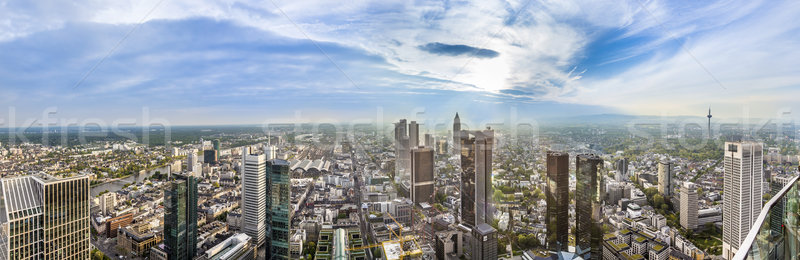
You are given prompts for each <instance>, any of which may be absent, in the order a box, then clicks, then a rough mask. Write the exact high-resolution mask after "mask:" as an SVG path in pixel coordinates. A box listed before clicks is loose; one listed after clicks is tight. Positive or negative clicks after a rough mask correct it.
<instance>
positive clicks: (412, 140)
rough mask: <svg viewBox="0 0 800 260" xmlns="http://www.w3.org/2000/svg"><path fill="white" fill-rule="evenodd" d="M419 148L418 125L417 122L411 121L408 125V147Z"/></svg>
mask: <svg viewBox="0 0 800 260" xmlns="http://www.w3.org/2000/svg"><path fill="white" fill-rule="evenodd" d="M417 146H419V125H418V124H417V121H411V122H410V123H409V124H408V147H409V149H410V148H414V147H417Z"/></svg>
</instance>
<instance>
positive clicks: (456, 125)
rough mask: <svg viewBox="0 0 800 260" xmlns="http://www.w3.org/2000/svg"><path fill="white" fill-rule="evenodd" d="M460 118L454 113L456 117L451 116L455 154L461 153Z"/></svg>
mask: <svg viewBox="0 0 800 260" xmlns="http://www.w3.org/2000/svg"><path fill="white" fill-rule="evenodd" d="M459 134H461V118H459V117H458V113H456V118H453V149H454V151H455V152H456V153H457V154H460V153H461V137H459Z"/></svg>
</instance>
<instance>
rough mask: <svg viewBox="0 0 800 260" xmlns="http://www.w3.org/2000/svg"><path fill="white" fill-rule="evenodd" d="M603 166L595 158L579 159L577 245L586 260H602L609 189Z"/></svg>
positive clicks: (588, 155)
mask: <svg viewBox="0 0 800 260" xmlns="http://www.w3.org/2000/svg"><path fill="white" fill-rule="evenodd" d="M602 165H603V159H600V157H598V156H596V155H593V154H579V155H578V156H576V157H575V169H576V179H577V183H576V187H575V213H576V214H575V244H576V252H577V253H578V254H579V255H581V257H583V259H602V254H603V197H604V191H603V189H604V188H605V185H604V184H603V176H601V175H600V174H601V172H599V167H602Z"/></svg>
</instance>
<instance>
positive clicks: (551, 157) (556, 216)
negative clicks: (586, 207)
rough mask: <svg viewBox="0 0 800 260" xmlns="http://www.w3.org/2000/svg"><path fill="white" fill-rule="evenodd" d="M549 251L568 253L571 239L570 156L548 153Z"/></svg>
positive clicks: (546, 192)
mask: <svg viewBox="0 0 800 260" xmlns="http://www.w3.org/2000/svg"><path fill="white" fill-rule="evenodd" d="M545 195H546V197H547V214H546V216H547V217H546V222H547V249H549V250H552V251H556V252H558V251H567V245H568V244H567V242H568V239H569V234H568V232H569V222H568V221H569V213H568V210H569V154H567V153H559V152H552V151H548V152H547V189H546V190H545Z"/></svg>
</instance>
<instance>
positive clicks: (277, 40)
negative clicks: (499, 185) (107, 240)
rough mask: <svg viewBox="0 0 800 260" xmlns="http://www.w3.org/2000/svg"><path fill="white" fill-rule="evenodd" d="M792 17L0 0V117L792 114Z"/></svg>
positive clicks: (626, 4)
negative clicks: (45, 114)
mask: <svg viewBox="0 0 800 260" xmlns="http://www.w3.org/2000/svg"><path fill="white" fill-rule="evenodd" d="M797 17H800V2H797V1H758V0H748V1H659V0H629V1H624V0H623V1H620V0H613V1H567V0H513V1H389V0H380V1H361V0H348V1H300V0H292V1H287V0H266V1H235V0H221V1H196V0H136V1H127V0H117V1H99V0H89V1H76V2H75V3H69V2H68V1H3V0H0V105H2V106H0V115H2V116H0V123H3V124H6V125H7V124H8V123H9V122H17V124H20V122H22V121H25V120H26V119H31V118H43V117H44V116H43V113H51V117H56V118H60V119H75V120H78V121H81V120H88V119H95V120H101V121H104V122H111V121H114V120H118V121H119V120H123V121H124V120H126V118H138V119H139V120H141V117H142V114H143V111H148V113H149V116H150V117H151V118H161V119H164V120H167V121H169V122H170V123H171V124H176V125H180V124H228V123H261V122H264V121H265V120H269V121H294V120H301V121H302V120H352V119H354V118H376V117H377V116H376V115H377V114H382V115H383V116H384V119H385V120H386V121H393V120H394V119H395V118H396V117H400V116H403V117H408V116H410V115H412V114H414V113H416V112H420V111H424V112H425V114H426V115H427V116H428V117H448V118H449V117H451V116H452V114H453V113H455V112H456V111H459V112H461V114H462V115H464V114H466V115H465V116H466V117H473V118H476V117H491V116H498V115H499V116H503V115H508V114H509V113H511V112H510V111H516V112H514V113H518V114H519V115H520V116H523V117H532V118H546V117H564V116H573V115H589V114H601V113H619V114H633V115H700V116H702V115H703V114H704V113H705V112H706V110H707V108H708V107H709V106H711V107H712V109H713V110H714V114H715V116H718V117H740V116H742V115H744V114H747V115H750V116H755V117H774V116H775V115H776V114H777V113H780V112H783V111H789V110H792V111H795V112H797V111H798V109H800V105H798V104H800V103H798V102H797V101H796V99H797V98H798V97H800V71H799V70H800V52H798V51H797V49H798V48H797V47H798V46H800V37H798V35H800V30H798V29H800V23H798V22H797ZM54 111H55V112H54ZM7 115H8V116H7Z"/></svg>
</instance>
